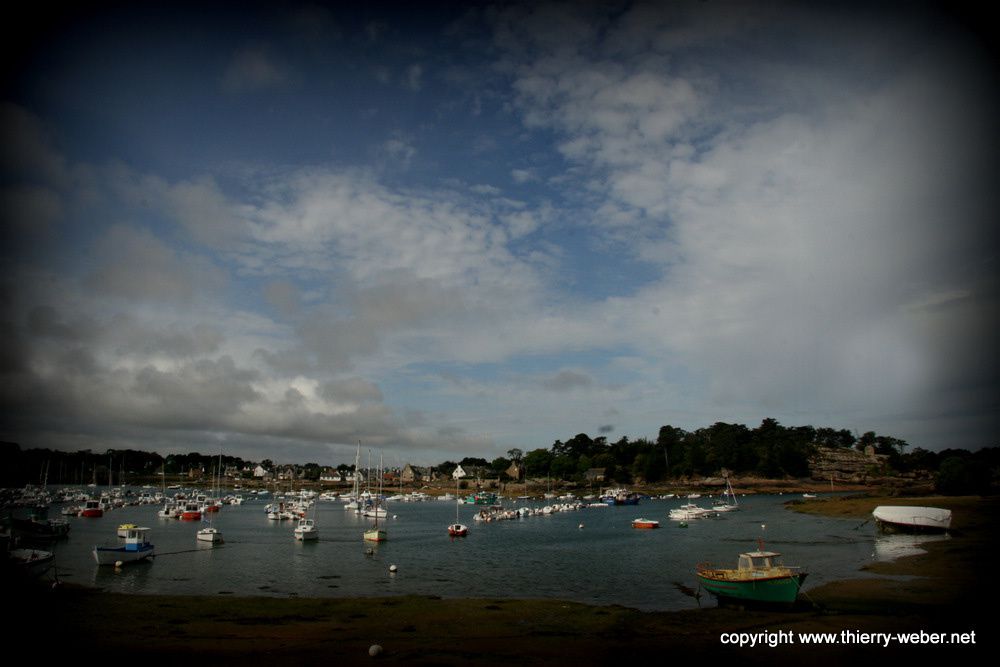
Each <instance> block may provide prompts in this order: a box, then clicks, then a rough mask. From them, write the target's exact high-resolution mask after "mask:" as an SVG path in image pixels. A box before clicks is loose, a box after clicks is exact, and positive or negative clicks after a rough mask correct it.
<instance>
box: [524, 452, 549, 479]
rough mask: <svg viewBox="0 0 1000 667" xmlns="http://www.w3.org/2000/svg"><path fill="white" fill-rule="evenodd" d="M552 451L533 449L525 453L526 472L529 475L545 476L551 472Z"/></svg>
mask: <svg viewBox="0 0 1000 667" xmlns="http://www.w3.org/2000/svg"><path fill="white" fill-rule="evenodd" d="M551 465H552V453H551V452H549V451H548V450H546V449H533V450H531V451H530V452H528V453H527V454H525V455H524V473H525V475H527V476H528V477H544V476H545V475H548V474H549V468H550V466H551Z"/></svg>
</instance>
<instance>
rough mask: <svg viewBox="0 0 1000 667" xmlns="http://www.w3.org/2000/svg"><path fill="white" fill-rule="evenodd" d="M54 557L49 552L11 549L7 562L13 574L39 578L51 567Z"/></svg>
mask: <svg viewBox="0 0 1000 667" xmlns="http://www.w3.org/2000/svg"><path fill="white" fill-rule="evenodd" d="M55 559H56V556H55V554H54V553H52V552H51V551H40V550H38V549H11V550H10V551H8V552H7V561H8V563H9V564H10V566H11V568H12V569H13V571H15V572H20V573H21V574H23V575H25V576H28V577H40V576H42V575H43V574H45V573H46V572H48V571H49V569H50V568H51V567H52V564H53V563H54V562H55Z"/></svg>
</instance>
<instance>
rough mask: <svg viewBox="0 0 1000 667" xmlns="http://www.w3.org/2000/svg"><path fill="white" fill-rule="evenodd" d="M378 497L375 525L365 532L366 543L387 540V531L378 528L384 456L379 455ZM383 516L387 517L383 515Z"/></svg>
mask: <svg viewBox="0 0 1000 667" xmlns="http://www.w3.org/2000/svg"><path fill="white" fill-rule="evenodd" d="M378 468H379V475H378V495H377V496H375V510H376V511H375V525H374V526H373V527H372V528H370V529H368V530H366V531H365V541H366V542H384V541H385V540H386V539H387V535H386V532H385V529H383V528H379V527H378V518H379V512H378V509H379V505H380V504H381V503H382V455H381V454H379V457H378ZM383 516H385V515H384V514H383Z"/></svg>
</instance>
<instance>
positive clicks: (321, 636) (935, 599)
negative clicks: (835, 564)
mask: <svg viewBox="0 0 1000 667" xmlns="http://www.w3.org/2000/svg"><path fill="white" fill-rule="evenodd" d="M907 502H908V503H910V504H927V505H935V506H941V507H949V508H951V509H952V510H953V512H954V525H955V531H954V533H953V537H952V539H949V540H946V541H943V542H937V543H933V544H931V545H929V549H928V552H927V553H926V554H921V555H917V556H911V557H907V558H904V559H901V560H899V561H896V562H894V563H882V564H878V565H875V566H871V567H870V569H871V570H872V571H873V572H874V573H876V574H878V575H880V577H879V578H877V579H859V580H851V581H843V582H835V583H832V584H827V585H824V586H822V587H818V588H815V589H811V590H808V591H807V594H806V595H804V596H803V598H804V599H803V600H802V603H801V604H800V605H799V607H798V608H797V609H796V610H794V611H785V612H781V611H761V610H753V611H740V610H735V609H720V608H718V607H716V606H715V602H714V600H712V599H711V598H710V597H707V596H706V597H703V598H702V599H701V604H702V608H700V609H699V608H697V607H696V605H695V601H694V600H692V607H693V608H692V609H691V610H689V611H680V612H664V613H649V612H639V611H636V610H633V609H627V608H623V607H616V606H611V607H593V606H587V605H582V604H576V603H569V602H560V601H554V600H505V599H495V600H477V599H447V598H446V599H442V598H437V597H414V596H408V597H393V598H371V599H330V598H310V599H273V598H233V597H228V596H221V595H220V596H213V597H175V596H145V595H120V594H110V593H104V592H100V591H94V590H89V589H82V588H76V587H72V586H59V587H55V588H49V587H45V588H37V587H32V588H21V589H18V590H11V591H9V592H11V593H13V598H14V599H15V600H17V602H16V604H14V605H11V606H9V609H10V610H11V611H14V612H15V613H16V620H15V622H14V624H13V627H11V630H12V632H11V633H9V634H8V637H11V638H13V639H14V643H13V644H10V642H9V643H8V645H9V646H10V647H14V646H19V645H21V643H22V642H23V645H24V646H25V647H28V646H32V647H35V648H36V649H37V648H39V647H41V648H42V649H43V651H44V653H41V654H39V653H37V652H35V653H34V655H36V656H44V657H45V659H46V662H49V659H50V658H52V659H55V658H56V657H65V658H71V659H74V660H77V661H78V660H79V659H81V658H84V659H97V660H111V661H118V660H127V661H129V662H132V661H135V662H145V663H147V664H148V663H150V662H152V663H154V664H166V663H171V664H199V665H200V664H206V665H208V664H211V665H228V664H258V663H264V664H269V665H275V664H277V665H286V664H296V665H297V664H312V663H332V664H338V665H343V664H348V665H350V664H359V663H365V664H368V663H390V664H407V665H470V664H471V665H503V664H512V665H543V664H544V665H614V664H619V663H623V662H626V661H628V662H634V661H642V662H651V663H652V662H656V663H660V662H664V661H667V660H670V661H673V660H682V659H683V660H685V661H689V662H693V663H696V664H701V663H704V662H705V661H716V660H734V661H739V662H740V663H742V664H747V663H749V664H765V663H767V664H773V663H774V662H775V661H776V660H781V661H784V660H788V661H794V663H793V664H798V663H800V662H808V663H809V664H831V665H832V664H843V661H844V660H852V659H859V658H860V659H863V660H873V661H874V660H885V659H895V658H897V657H902V658H913V657H921V658H925V657H930V658H932V659H940V658H941V657H944V656H953V657H954V658H957V659H968V658H972V657H974V656H978V655H980V654H984V653H985V651H986V650H989V649H991V648H996V646H997V643H998V642H997V641H996V639H995V638H994V637H993V636H992V634H995V633H993V629H992V626H993V623H992V613H990V614H985V615H984V614H983V612H981V611H980V610H979V609H978V608H974V605H978V604H980V603H981V602H983V601H992V600H994V599H995V597H994V596H993V593H995V592H996V588H997V584H996V582H995V578H992V577H986V576H983V574H982V573H984V572H987V570H986V563H987V560H989V559H992V556H993V553H992V550H991V547H992V544H993V542H994V541H995V540H994V539H993V537H994V535H996V532H995V531H996V528H997V526H996V523H997V516H998V512H997V510H1000V501H998V500H997V499H970V498H959V499H951V498H948V499H941V498H934V499H908V500H906V501H903V500H900V499H851V500H842V501H834V500H829V501H811V502H808V503H801V504H797V505H796V507H795V509H797V510H800V511H809V512H818V513H822V514H828V515H832V516H851V517H858V518H859V519H861V518H863V517H865V516H866V515H869V514H870V511H871V508H874V507H875V506H876V505H878V504H904V503H907ZM694 560H696V555H692V562H693V561H694ZM650 585H654V586H655V585H660V586H664V587H669V586H670V585H671V584H670V583H669V582H665V581H664V582H650ZM779 631H782V632H785V633H789V634H782V635H777V634H770V635H767V634H765V635H760V633H767V632H770V633H776V632H779ZM921 631H923V632H925V633H931V632H934V633H953V632H954V633H964V637H965V639H967V640H968V639H971V637H970V636H969V635H968V634H967V633H972V632H974V633H975V644H972V643H968V644H950V645H929V644H922V645H919V646H910V645H901V644H899V643H897V642H895V641H893V642H892V643H890V645H889V646H888V647H886V646H882V645H872V644H867V645H866V644H857V643H852V644H844V643H838V644H836V645H822V646H815V645H809V644H805V643H803V642H802V641H801V637H800V636H799V633H806V632H825V633H834V635H835V636H836V637H837V639H838V642H842V641H843V639H845V638H851V637H856V635H850V634H849V633H860V632H868V633H873V632H880V633H883V632H884V633H919V632H921ZM729 633H748V636H749V635H750V634H756V635H758V640H761V639H764V640H767V639H770V641H771V642H772V643H775V644H776V645H775V646H773V647H772V646H769V645H763V646H762V645H758V646H754V647H750V646H743V647H740V646H733V645H730V644H727V643H724V642H723V641H722V638H723V635H725V636H726V638H727V639H728V638H729V636H730V635H729ZM845 633H847V634H845ZM734 638H735V636H734ZM949 639H950V637H949ZM373 644H378V645H380V646H381V647H382V649H383V651H382V653H381V655H379V656H378V657H377V658H371V657H369V653H368V652H369V647H370V646H372V645H373Z"/></svg>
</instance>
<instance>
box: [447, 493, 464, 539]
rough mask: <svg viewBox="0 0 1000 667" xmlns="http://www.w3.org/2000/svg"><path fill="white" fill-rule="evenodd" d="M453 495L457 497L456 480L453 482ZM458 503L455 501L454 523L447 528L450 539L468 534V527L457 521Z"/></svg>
mask: <svg viewBox="0 0 1000 667" xmlns="http://www.w3.org/2000/svg"><path fill="white" fill-rule="evenodd" d="M455 495H456V496H457V495H458V480H455ZM460 503H461V501H460V500H459V501H455V523H453V524H451V525H450V526H448V535H450V536H451V537H465V536H466V535H468V534H469V527H468V526H466V525H465V524H463V523H461V522H459V520H458V506H459V504H460Z"/></svg>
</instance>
